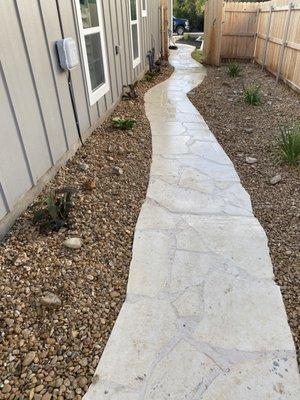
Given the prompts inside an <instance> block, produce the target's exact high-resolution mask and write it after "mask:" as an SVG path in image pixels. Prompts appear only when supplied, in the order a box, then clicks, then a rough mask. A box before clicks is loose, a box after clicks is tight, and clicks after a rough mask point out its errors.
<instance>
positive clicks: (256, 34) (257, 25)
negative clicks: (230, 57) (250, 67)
mask: <svg viewBox="0 0 300 400" xmlns="http://www.w3.org/2000/svg"><path fill="white" fill-rule="evenodd" d="M260 16H261V9H260V7H259V9H258V10H257V14H256V29H255V43H254V51H253V57H252V62H254V61H255V55H256V49H257V39H258V33H257V32H258V27H259V21H260Z"/></svg>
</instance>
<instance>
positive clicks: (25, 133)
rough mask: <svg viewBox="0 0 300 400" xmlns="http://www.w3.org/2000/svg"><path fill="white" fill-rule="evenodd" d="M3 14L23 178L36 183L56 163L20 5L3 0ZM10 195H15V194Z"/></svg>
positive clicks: (0, 30) (6, 70) (1, 32)
mask: <svg viewBox="0 0 300 400" xmlns="http://www.w3.org/2000/svg"><path fill="white" fill-rule="evenodd" d="M30 3H31V2H30ZM28 5H29V4H28ZM0 15H1V24H0V38H1V39H2V40H1V46H0V47H1V62H2V69H3V75H4V77H5V81H6V84H7V91H8V94H9V97H10V101H11V104H12V108H13V110H14V113H15V118H16V121H17V124H18V127H19V132H20V138H21V139H22V141H23V143H24V149H25V152H26V154H27V158H28V160H29V162H28V168H26V170H24V171H23V174H22V175H23V177H24V179H26V178H28V175H29V176H32V179H33V182H36V181H37V179H38V178H39V177H40V176H42V175H43V174H44V173H45V172H46V171H47V170H48V169H49V168H50V167H51V166H52V165H53V162H52V158H53V157H52V154H51V149H50V146H49V139H48V136H47V133H46V132H45V126H44V121H43V116H42V113H41V107H40V103H39V99H38V97H37V87H36V82H35V78H34V75H33V70H32V60H30V58H29V54H28V49H27V45H26V42H25V38H24V35H23V31H22V27H21V24H20V21H19V17H18V14H17V5H16V4H15V3H14V2H13V1H9V2H3V1H2V2H0ZM13 152H14V147H11V148H10V151H9V153H10V154H13ZM4 173H6V171H4ZM15 190H17V188H15ZM11 197H14V195H13V194H12V195H11Z"/></svg>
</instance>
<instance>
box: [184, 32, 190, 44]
mask: <svg viewBox="0 0 300 400" xmlns="http://www.w3.org/2000/svg"><path fill="white" fill-rule="evenodd" d="M189 38H190V34H189V33H187V32H185V33H184V34H183V40H185V41H186V42H187V41H188V40H189Z"/></svg>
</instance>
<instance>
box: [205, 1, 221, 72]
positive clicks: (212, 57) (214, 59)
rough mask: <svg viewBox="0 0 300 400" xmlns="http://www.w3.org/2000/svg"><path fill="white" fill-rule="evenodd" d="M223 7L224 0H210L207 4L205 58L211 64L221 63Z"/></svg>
mask: <svg viewBox="0 0 300 400" xmlns="http://www.w3.org/2000/svg"><path fill="white" fill-rule="evenodd" d="M223 8H224V5H223V0H208V1H207V2H206V4H205V12H204V48H203V59H204V61H205V62H206V63H207V64H211V65H220V60H221V42H222V21H223Z"/></svg>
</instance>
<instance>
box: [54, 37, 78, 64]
mask: <svg viewBox="0 0 300 400" xmlns="http://www.w3.org/2000/svg"><path fill="white" fill-rule="evenodd" d="M56 47H57V52H58V57H59V64H60V66H61V68H62V69H64V70H70V69H72V68H75V67H76V66H77V65H78V63H79V58H78V50H77V45H76V42H75V40H74V39H72V38H65V39H60V40H57V42H56Z"/></svg>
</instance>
